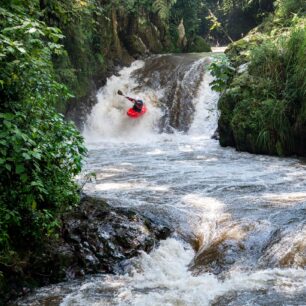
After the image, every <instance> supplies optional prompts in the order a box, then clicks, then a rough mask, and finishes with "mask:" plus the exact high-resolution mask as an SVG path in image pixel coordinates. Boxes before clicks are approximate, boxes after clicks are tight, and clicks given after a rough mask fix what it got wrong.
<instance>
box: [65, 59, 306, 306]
mask: <svg viewBox="0 0 306 306" xmlns="http://www.w3.org/2000/svg"><path fill="white" fill-rule="evenodd" d="M142 66H143V63H142V62H135V63H134V64H133V65H132V67H130V68H125V69H123V70H122V71H121V73H120V76H118V77H112V78H111V79H110V80H109V81H108V83H107V85H106V87H105V88H104V89H103V90H102V91H101V92H100V93H99V95H98V98H99V103H98V104H97V105H96V106H95V107H94V109H93V111H92V114H91V115H90V116H89V118H88V125H87V127H86V129H85V132H84V135H85V137H86V141H87V145H88V147H89V148H90V154H89V159H88V163H87V166H86V167H87V169H86V171H87V172H92V171H94V172H96V180H95V181H93V182H90V183H88V184H86V186H85V191H86V192H87V193H89V194H94V195H98V196H101V197H103V198H105V199H106V200H107V201H108V202H109V203H110V204H111V205H114V206H126V207H131V208H134V209H137V210H138V211H140V212H142V213H144V214H146V215H148V216H154V217H155V218H158V219H160V220H162V221H163V222H165V223H166V224H168V225H169V226H171V227H173V228H174V229H175V231H176V233H175V234H174V236H173V237H171V238H169V239H167V240H166V241H162V242H161V244H160V246H159V247H158V248H157V249H155V250H154V251H153V252H152V253H150V254H145V253H143V254H142V255H141V256H140V257H139V258H138V259H135V260H134V264H133V267H134V268H133V271H130V272H129V273H128V274H126V275H122V276H111V275H109V276H97V277H93V278H89V279H88V280H86V281H84V282H83V283H82V284H81V285H75V286H72V285H71V289H70V293H69V294H67V295H66V296H65V297H64V299H63V300H62V302H61V305H62V306H72V305H73V306H74V305H84V306H85V305H86V306H87V305H95V306H102V305H103V306H106V305H122V306H124V305H139V306H146V305H147V306H159V305H162V306H174V305H175V306H189V305H190V306H193V305H195V306H202V305H211V304H213V305H235V306H236V305H241V306H242V305H306V302H305V299H306V271H305V265H306V243H305V235H306V222H305V212H306V195H305V188H306V183H305V181H304V178H305V174H306V166H305V164H303V163H302V162H300V161H299V160H295V159H280V158H274V157H267V156H255V155H250V154H247V153H237V152H235V151H234V150H233V149H228V148H227V149H224V148H220V147H219V144H218V142H217V141H214V140H211V139H210V136H211V135H212V134H213V133H214V131H215V128H216V126H217V117H218V113H217V100H218V96H217V94H216V93H214V92H213V91H211V89H210V87H209V82H210V81H211V76H209V74H208V73H206V74H205V75H204V77H203V80H202V82H201V85H200V87H199V89H198V91H197V93H195V95H194V99H193V103H194V105H195V108H196V112H195V116H194V119H193V123H192V125H191V128H190V130H189V133H188V134H187V135H185V134H181V133H174V134H170V135H167V134H158V133H157V130H158V129H157V124H158V120H159V118H160V117H161V116H162V112H161V110H160V108H159V107H158V99H160V98H162V97H163V95H164V93H165V90H166V89H165V88H166V84H165V86H162V84H161V86H160V89H159V90H158V91H155V92H153V91H152V90H150V88H145V89H143V91H142V92H139V89H138V87H137V86H138V84H137V82H136V81H135V79H133V78H132V77H131V73H132V72H133V71H135V70H137V69H139V68H141V67H142ZM203 69H204V68H203ZM118 89H121V90H123V91H124V92H126V94H127V95H131V96H135V95H139V96H141V97H142V98H144V100H145V101H146V104H147V105H148V109H149V111H148V113H147V114H146V115H145V116H144V117H143V118H141V119H140V120H138V121H133V120H131V119H129V118H127V116H126V114H125V113H126V111H127V109H128V108H129V107H130V104H129V102H128V101H125V100H124V99H123V98H121V97H119V96H118V95H116V92H117V90H118ZM191 241H197V244H198V245H199V247H198V249H197V251H194V250H193V249H192V247H191V244H190V243H191Z"/></svg>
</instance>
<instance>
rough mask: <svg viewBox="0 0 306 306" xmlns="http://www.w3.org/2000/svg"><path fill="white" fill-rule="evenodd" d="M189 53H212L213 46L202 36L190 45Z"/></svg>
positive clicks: (188, 47) (197, 37)
mask: <svg viewBox="0 0 306 306" xmlns="http://www.w3.org/2000/svg"><path fill="white" fill-rule="evenodd" d="M187 52H211V46H210V45H209V44H208V43H207V42H206V41H205V39H204V38H203V37H201V36H196V37H195V39H194V40H193V41H192V42H191V43H190V44H188V46H187Z"/></svg>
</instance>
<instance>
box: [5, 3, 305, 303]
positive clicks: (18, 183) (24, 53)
mask: <svg viewBox="0 0 306 306" xmlns="http://www.w3.org/2000/svg"><path fill="white" fill-rule="evenodd" d="M274 8H275V7H274V6H273V1H272V0H218V1H215V0H33V1H27V0H0V289H1V290H2V289H3V288H4V289H5V275H4V272H3V271H4V270H5V269H6V268H7V267H14V266H15V267H19V268H20V269H21V266H20V263H21V262H22V260H23V259H24V258H25V257H26V252H27V250H32V251H34V250H35V248H36V247H37V246H39V245H41V244H42V243H43V242H44V241H48V239H51V238H52V239H56V236H57V235H58V233H59V229H60V226H61V223H60V216H61V214H62V213H63V212H64V211H67V210H69V209H70V208H71V207H73V206H74V205H77V204H78V201H79V190H78V188H79V187H78V186H77V185H76V183H75V180H74V178H75V176H76V175H77V174H78V173H79V172H80V171H81V167H82V161H83V159H84V157H85V156H86V149H85V147H84V143H83V139H82V137H81V135H80V133H79V132H78V130H77V129H76V128H75V126H74V124H73V123H71V122H68V121H67V120H65V118H64V116H63V115H62V114H61V112H62V113H64V112H65V109H66V108H67V103H68V101H70V102H69V103H71V101H72V102H73V101H75V100H76V99H80V98H82V97H86V96H87V95H88V93H89V88H90V87H91V84H92V82H95V81H96V80H98V79H99V78H101V77H102V76H103V75H105V74H106V73H107V71H108V70H109V69H110V68H111V67H112V66H113V65H116V64H127V63H128V62H129V60H131V59H133V58H134V57H136V56H139V55H142V54H144V53H145V52H146V50H142V47H141V46H140V44H139V37H141V38H142V40H143V41H146V39H147V45H148V46H149V49H150V50H149V51H151V52H155V53H157V52H158V53H162V52H188V51H192V52H202V51H208V50H210V46H209V45H208V43H211V44H217V43H220V44H227V43H229V42H231V41H235V40H237V39H239V38H241V35H243V36H244V35H245V34H246V33H247V32H248V31H249V30H250V29H252V28H254V27H255V26H256V25H258V24H259V23H260V22H261V21H262V20H264V18H266V19H265V20H267V21H266V22H265V23H264V25H262V29H259V30H258V31H259V32H258V33H260V34H258V35H257V34H256V33H257V32H256V33H255V34H254V35H255V36H256V43H254V44H253V43H252V39H251V41H248V40H246V41H243V42H242V41H238V42H237V43H234V44H233V45H232V46H231V48H230V49H229V51H228V56H229V58H230V61H231V62H230V64H229V65H230V66H231V67H233V69H234V70H235V69H236V68H237V67H238V66H239V65H241V64H242V63H248V64H249V68H248V72H247V73H236V74H235V73H232V72H233V69H232V68H230V69H228V68H225V70H224V71H225V73H223V72H224V71H223V70H222V69H221V70H220V69H219V68H216V69H219V71H223V72H222V73H221V74H220V73H219V76H220V75H221V78H222V77H223V78H224V75H225V76H226V80H225V83H226V84H225V85H226V86H227V89H226V92H225V93H224V94H223V95H222V99H221V102H220V108H221V111H222V115H221V121H220V122H221V143H223V144H224V145H227V144H230V145H234V144H236V145H237V146H238V147H239V148H240V149H244V147H243V144H245V143H247V144H248V146H252V148H253V146H255V148H256V149H254V150H253V149H252V150H253V151H259V152H268V153H277V154H284V153H286V152H292V151H290V149H288V148H291V147H292V145H293V146H294V142H295V141H296V140H295V137H298V136H295V135H300V134H299V133H297V131H304V133H305V131H306V123H305V122H306V103H305V49H306V48H305V23H304V21H305V19H304V18H303V17H301V16H303V13H305V3H304V1H302V0H298V1H295V0H278V2H277V11H276V13H275V15H273V14H272V15H269V14H270V13H271V12H273V11H274ZM238 21H239V22H238ZM181 22H183V24H184V28H185V36H186V43H185V44H178V38H179V32H178V26H179V24H180V23H181ZM303 25H304V28H303ZM148 29H150V31H148ZM156 29H157V30H156ZM280 34H281V35H280ZM251 46H254V48H251ZM216 67H220V66H218V65H216ZM235 71H236V70H235ZM227 73H230V75H227ZM217 75H218V72H217ZM223 130H224V131H226V132H224V133H223V134H222V131H223ZM296 133H297V134H296ZM288 135H290V136H288ZM291 135H293V137H291ZM292 143H293V144H292ZM257 148H259V149H258V150H257ZM6 289H7V288H6ZM1 290H0V291H1ZM0 302H1V301H0Z"/></svg>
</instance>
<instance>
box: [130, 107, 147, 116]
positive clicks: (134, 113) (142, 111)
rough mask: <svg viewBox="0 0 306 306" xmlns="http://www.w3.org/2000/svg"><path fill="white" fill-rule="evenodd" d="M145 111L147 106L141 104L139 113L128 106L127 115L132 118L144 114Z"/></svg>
mask: <svg viewBox="0 0 306 306" xmlns="http://www.w3.org/2000/svg"><path fill="white" fill-rule="evenodd" d="M146 112H147V107H146V106H145V105H143V107H142V109H141V112H140V113H139V112H136V111H135V110H134V109H133V108H130V109H129V110H128V112H127V115H128V116H129V117H131V118H133V119H137V118H139V117H141V116H142V115H143V114H145V113H146Z"/></svg>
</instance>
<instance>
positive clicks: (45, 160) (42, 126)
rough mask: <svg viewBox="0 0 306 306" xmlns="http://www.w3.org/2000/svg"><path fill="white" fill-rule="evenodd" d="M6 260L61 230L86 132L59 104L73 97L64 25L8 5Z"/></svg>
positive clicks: (0, 38) (0, 153)
mask: <svg viewBox="0 0 306 306" xmlns="http://www.w3.org/2000/svg"><path fill="white" fill-rule="evenodd" d="M0 29H1V30H0V86H1V87H0V98H1V104H0V259H1V262H2V263H5V262H6V261H9V260H10V259H9V258H10V257H11V256H7V254H11V252H12V251H16V250H17V251H18V250H22V248H25V249H29V248H31V247H32V246H35V245H36V243H39V242H40V241H41V240H42V239H44V237H47V236H49V235H53V234H55V233H56V231H57V228H58V226H59V221H58V215H59V213H60V212H62V211H64V210H65V209H67V208H68V207H69V206H71V205H74V204H76V203H77V200H78V192H77V186H76V184H75V183H74V180H73V177H74V176H75V175H76V174H77V173H78V172H80V170H81V163H82V158H83V156H84V155H85V152H86V150H85V148H84V146H83V140H82V137H81V136H80V135H79V133H78V132H77V131H76V129H75V128H74V126H73V125H72V124H71V123H68V122H65V121H64V118H63V117H62V116H61V115H59V114H58V113H56V112H55V110H54V105H55V104H56V103H57V102H58V101H65V99H67V98H68V97H70V96H71V95H70V94H69V93H68V91H67V89H66V87H65V86H63V85H61V84H59V83H57V82H56V81H55V76H54V71H53V65H52V60H51V58H52V55H54V54H61V53H62V52H63V51H62V46H61V45H59V44H58V42H59V40H60V39H61V38H62V37H63V36H62V34H61V32H60V30H59V29H56V28H51V27H48V26H46V25H45V24H44V23H43V22H41V21H39V20H38V19H35V18H31V17H27V16H26V15H25V14H23V12H22V10H20V9H19V8H18V9H16V10H14V11H13V13H12V12H10V11H8V10H6V9H3V8H1V9H0Z"/></svg>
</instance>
